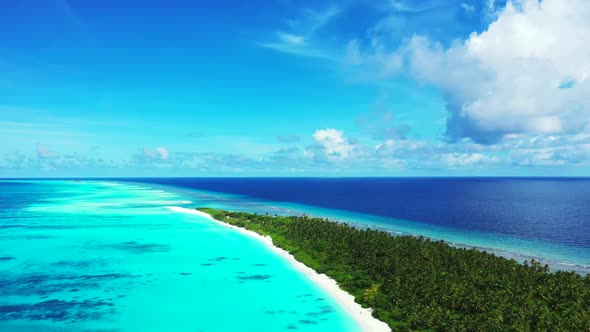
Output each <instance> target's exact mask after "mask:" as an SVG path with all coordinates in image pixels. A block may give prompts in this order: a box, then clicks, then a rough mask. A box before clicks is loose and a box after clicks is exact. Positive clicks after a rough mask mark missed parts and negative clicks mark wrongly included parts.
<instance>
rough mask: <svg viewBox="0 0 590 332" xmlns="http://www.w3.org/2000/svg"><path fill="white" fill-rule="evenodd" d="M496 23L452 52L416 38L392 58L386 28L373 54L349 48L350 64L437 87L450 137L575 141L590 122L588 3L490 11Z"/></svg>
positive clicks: (553, 0) (553, 1)
mask: <svg viewBox="0 0 590 332" xmlns="http://www.w3.org/2000/svg"><path fill="white" fill-rule="evenodd" d="M486 8H487V11H486V12H488V13H489V15H490V18H491V19H492V20H493V21H492V22H491V23H490V25H489V26H488V28H487V29H486V30H485V31H483V32H481V33H476V32H473V33H472V34H471V35H470V36H469V37H468V38H467V39H466V40H463V41H457V42H455V43H453V44H452V45H451V46H448V47H445V46H443V44H441V43H439V42H437V41H433V40H431V39H430V38H428V37H425V36H420V35H414V36H412V37H410V38H408V39H406V41H405V42H403V43H402V45H401V46H399V47H398V48H397V49H396V50H395V51H392V52H387V51H385V50H386V49H387V48H386V47H385V46H384V44H385V41H386V40H387V28H380V29H373V31H372V35H371V44H370V46H369V49H370V50H369V51H366V52H364V53H363V52H360V51H359V49H358V45H359V44H358V42H356V41H351V42H350V43H349V47H348V49H347V55H346V56H347V57H348V58H351V59H353V60H354V61H351V62H355V63H356V62H359V58H360V59H362V61H363V63H365V64H369V65H371V64H375V63H378V64H380V68H381V71H382V73H383V74H384V75H391V74H400V73H407V74H410V75H411V76H412V77H414V78H415V79H417V80H419V81H422V82H425V83H428V84H432V85H434V86H436V87H437V88H438V89H439V90H440V91H441V93H442V95H443V97H444V98H445V100H446V102H447V110H448V116H447V124H446V133H445V134H446V137H447V138H448V139H449V140H450V141H456V140H460V139H462V138H469V139H472V140H473V141H476V142H480V143H485V144H492V143H496V142H499V141H500V140H502V139H504V138H506V137H510V136H513V135H571V134H576V133H579V132H581V131H583V130H585V129H587V125H588V119H589V118H590V99H589V98H587V97H586V96H587V95H589V94H590V20H588V17H590V2H589V1H586V0H568V1H563V0H544V1H540V0H520V1H509V2H508V3H507V4H506V6H505V7H503V8H498V7H497V6H496V4H495V2H494V1H488V2H487V4H486Z"/></svg>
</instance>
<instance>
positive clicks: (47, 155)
mask: <svg viewBox="0 0 590 332" xmlns="http://www.w3.org/2000/svg"><path fill="white" fill-rule="evenodd" d="M37 157H38V158H39V159H55V158H59V153H57V152H55V151H52V150H49V149H48V148H47V147H46V146H45V145H42V144H37Z"/></svg>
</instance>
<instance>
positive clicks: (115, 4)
mask: <svg viewBox="0 0 590 332" xmlns="http://www.w3.org/2000/svg"><path fill="white" fill-rule="evenodd" d="M589 14H590V5H589V4H588V2H587V1H583V0H568V1H558V0H544V1H542V2H539V1H538V0H521V1H512V2H508V3H506V2H504V1H493V0H478V1H476V0H457V1H455V0H424V1H417V0H416V1H407V0H406V1H402V0H389V1H353V0H350V1H347V0H340V1H326V2H323V1H289V0H274V1H271V0H261V1H198V2H197V1H176V0H174V1H170V0H167V1H125V2H122V1H100V2H94V1H67V0H40V1H11V2H3V3H2V4H1V5H0V45H2V46H1V49H0V50H1V51H0V73H1V75H0V177H21V176H22V177H29V176H43V177H45V176H47V177H62V176H367V175H374V176H429V175H460V176H470V175H590V168H589V167H588V164H589V158H588V157H589V156H590V130H589V128H588V126H587V120H588V116H589V106H590V101H588V100H587V99H588V98H586V97H585V96H587V95H588V92H590V83H588V81H589V79H588V78H589V77H590V56H589V54H590V46H589V45H590V41H588V40H587V39H588V38H589V37H588V36H590V23H588V20H587V17H588V15H589Z"/></svg>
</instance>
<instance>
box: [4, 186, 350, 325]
mask: <svg viewBox="0 0 590 332" xmlns="http://www.w3.org/2000/svg"><path fill="white" fill-rule="evenodd" d="M224 200H225V199H224V198H222V201H224ZM216 202H217V199H216V198H215V196H211V195H201V196H199V195H197V194H194V193H192V194H191V195H185V194H182V193H179V192H174V191H169V190H162V189H158V188H153V187H150V186H147V185H144V184H133V183H120V182H117V183H114V182H106V181H81V182H78V181H3V182H2V181H0V230H1V232H0V331H10V332H19V331H142V332H143V331H291V330H297V331H352V332H354V331H359V327H358V325H357V323H356V322H355V321H353V320H352V319H351V318H350V317H348V316H347V314H346V313H345V312H344V310H343V309H342V308H341V307H340V306H339V305H338V304H337V303H336V302H335V301H334V300H333V299H332V298H330V297H329V296H328V295H327V294H326V293H325V292H324V291H323V290H322V289H320V288H319V287H318V286H317V285H316V284H314V283H313V282H311V281H310V280H309V279H308V278H307V277H306V276H305V275H303V274H301V273H299V272H297V271H295V270H293V269H292V267H291V265H290V263H288V262H286V261H285V260H284V259H283V258H282V257H280V256H278V255H277V254H275V253H273V252H272V251H271V250H269V249H268V247H266V245H265V244H263V243H261V242H260V241H258V240H256V239H254V238H251V237H248V236H244V235H242V234H240V233H238V232H236V231H234V230H231V229H229V228H226V227H223V226H221V225H219V224H217V223H215V222H213V221H210V220H208V219H206V218H203V217H200V216H195V215H190V214H183V213H175V212H172V211H170V209H169V208H168V207H169V206H180V207H193V206H200V205H215V204H217V203H216Z"/></svg>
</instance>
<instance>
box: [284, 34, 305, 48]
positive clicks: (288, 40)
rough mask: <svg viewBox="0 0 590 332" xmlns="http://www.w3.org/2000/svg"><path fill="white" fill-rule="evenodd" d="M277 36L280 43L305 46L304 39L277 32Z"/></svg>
mask: <svg viewBox="0 0 590 332" xmlns="http://www.w3.org/2000/svg"><path fill="white" fill-rule="evenodd" d="M277 36H278V38H279V40H280V41H281V43H284V44H288V45H303V44H305V37H303V36H298V35H294V34H290V33H285V32H278V33H277Z"/></svg>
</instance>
